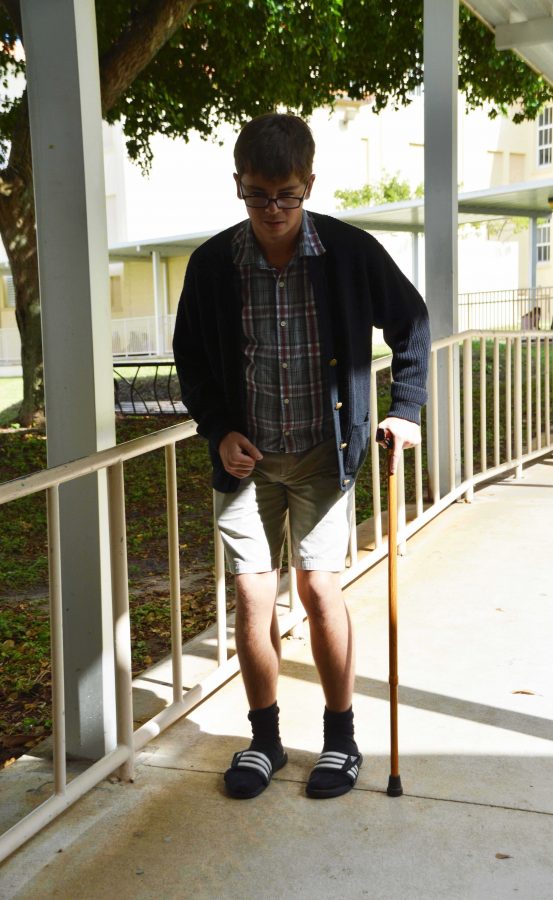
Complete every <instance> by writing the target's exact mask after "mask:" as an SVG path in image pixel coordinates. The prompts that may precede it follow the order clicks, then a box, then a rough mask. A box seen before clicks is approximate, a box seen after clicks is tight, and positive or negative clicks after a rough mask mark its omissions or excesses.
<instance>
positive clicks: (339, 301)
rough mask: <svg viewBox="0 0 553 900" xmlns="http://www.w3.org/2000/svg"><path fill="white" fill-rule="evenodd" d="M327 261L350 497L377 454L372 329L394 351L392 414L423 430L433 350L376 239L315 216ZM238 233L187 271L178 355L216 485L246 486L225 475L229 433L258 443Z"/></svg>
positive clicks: (331, 342)
mask: <svg viewBox="0 0 553 900" xmlns="http://www.w3.org/2000/svg"><path fill="white" fill-rule="evenodd" d="M309 215H311V216H312V218H313V220H314V222H315V226H316V228H317V232H318V234H319V237H320V239H321V242H322V244H323V246H324V248H325V251H326V252H325V253H323V254H322V255H321V256H310V257H308V266H309V271H310V276H311V281H312V284H313V290H314V294H315V302H316V307H317V314H318V319H319V334H320V340H321V358H322V361H323V364H325V363H326V364H327V365H329V366H330V394H329V397H328V402H329V404H331V407H332V411H333V417H334V430H335V440H336V454H337V458H338V473H339V479H340V487H341V489H342V490H348V489H349V488H350V487H351V486H352V484H353V481H354V479H355V476H356V475H357V472H358V471H359V469H360V467H361V465H362V463H363V460H364V458H365V456H366V453H367V448H368V442H369V428H370V426H369V394H370V370H371V357H372V328H373V326H374V327H375V328H382V329H383V331H384V339H385V341H386V343H387V344H388V345H389V346H390V347H391V349H392V353H393V361H392V385H391V406H390V410H389V415H392V416H397V417H399V418H403V419H409V420H411V421H412V422H419V420H420V408H421V406H422V405H423V404H424V403H425V402H426V396H427V394H426V377H427V368H428V356H429V350H430V330H429V325H428V314H427V310H426V306H425V304H424V301H423V300H422V297H421V296H420V294H419V293H418V292H417V290H416V289H415V288H414V287H413V285H412V284H411V282H410V281H409V280H408V279H407V278H406V277H405V275H403V273H402V272H401V271H400V269H399V268H398V267H397V265H396V264H395V262H394V261H393V260H392V258H391V257H390V256H389V254H388V253H387V252H386V250H385V249H384V248H383V247H382V245H381V244H379V243H378V241H376V240H375V239H374V238H373V237H371V236H370V235H369V234H367V233H366V232H364V231H362V230H361V229H359V228H356V227H354V226H352V225H346V224H345V223H343V222H340V221H338V220H337V219H334V218H332V217H330V216H323V215H320V214H318V213H312V212H310V213H309ZM237 227H238V226H236V225H235V226H233V227H232V228H228V229H226V230H225V231H222V232H221V233H220V234H217V235H215V237H213V238H210V240H208V241H206V243H205V244H202V245H201V246H200V247H198V248H197V249H196V250H195V251H194V253H193V254H192V256H191V257H190V261H189V263H188V266H187V270H186V276H185V280H184V287H183V291H182V295H181V298H180V302H179V308H178V313H177V320H176V325H175V334H174V338H173V351H174V354H175V363H176V367H177V372H178V376H179V381H180V386H181V393H182V399H183V402H184V404H185V406H186V407H187V409H188V411H189V412H190V415H191V416H192V417H193V418H194V419H195V420H196V422H197V425H198V433H199V434H201V435H202V436H203V437H206V438H207V439H208V440H209V447H210V453H211V459H212V463H213V486H214V487H215V488H216V489H217V490H219V491H223V492H228V491H234V490H236V489H237V487H238V484H239V481H238V479H237V478H235V477H234V476H232V475H229V473H228V472H226V471H225V469H224V468H223V465H222V462H221V459H220V457H219V453H218V449H217V448H218V447H219V444H220V442H221V440H222V439H223V437H224V436H225V435H226V434H228V432H229V431H239V432H241V433H242V434H245V435H246V436H247V435H248V432H247V424H246V388H245V378H244V365H245V357H244V354H243V352H242V346H243V334H242V316H241V309H242V300H241V292H240V283H239V277H238V273H237V271H236V269H235V266H234V265H233V261H232V246H231V242H232V235H233V233H234V231H235V229H236V228H237Z"/></svg>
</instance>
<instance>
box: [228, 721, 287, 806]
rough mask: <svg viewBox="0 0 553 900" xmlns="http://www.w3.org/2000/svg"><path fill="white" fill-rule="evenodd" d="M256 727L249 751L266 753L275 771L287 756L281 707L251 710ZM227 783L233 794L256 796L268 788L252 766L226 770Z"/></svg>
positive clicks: (253, 727)
mask: <svg viewBox="0 0 553 900" xmlns="http://www.w3.org/2000/svg"><path fill="white" fill-rule="evenodd" d="M248 719H249V720H250V722H251V726H252V734H253V738H252V742H251V744H250V746H249V748H248V749H249V750H257V752H258V753H264V754H265V756H268V757H269V759H270V760H271V765H272V766H273V771H276V770H277V769H281V768H282V766H283V765H284V764H285V763H286V759H287V757H286V755H285V753H284V749H283V747H282V743H281V741H280V732H279V726H278V706H277V705H276V703H273V705H272V706H267V707H265V709H252V710H250V712H249V713H248ZM225 784H226V786H227V790H228V792H229V793H230V795H231V796H232V797H237V798H244V799H246V798H249V797H256V796H257V795H258V794H259V793H261V791H262V790H264V788H265V782H264V780H263V777H262V775H261V774H260V772H258V771H256V770H255V769H250V768H243V769H240V768H237V769H235V768H232V767H231V768H230V769H228V770H227V771H226V772H225Z"/></svg>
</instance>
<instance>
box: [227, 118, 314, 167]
mask: <svg viewBox="0 0 553 900" xmlns="http://www.w3.org/2000/svg"><path fill="white" fill-rule="evenodd" d="M314 154H315V141H314V140H313V135H312V134H311V129H310V128H309V126H308V125H307V123H306V122H304V121H303V119H300V118H299V116H293V115H291V114H290V113H265V115H262V116H257V117H256V118H255V119H252V120H251V121H250V122H248V123H247V124H246V125H244V127H243V129H242V131H241V132H240V134H239V135H238V140H237V141H236V144H235V146H234V162H235V165H236V171H237V173H238V175H239V176H240V177H242V175H244V173H245V172H250V173H252V174H257V175H263V177H264V178H268V179H269V180H270V181H276V180H277V179H281V178H282V179H284V178H288V177H289V176H290V175H292V174H296V175H298V177H299V178H300V179H301V180H302V181H307V179H308V178H309V176H310V175H311V172H312V169H313V156H314Z"/></svg>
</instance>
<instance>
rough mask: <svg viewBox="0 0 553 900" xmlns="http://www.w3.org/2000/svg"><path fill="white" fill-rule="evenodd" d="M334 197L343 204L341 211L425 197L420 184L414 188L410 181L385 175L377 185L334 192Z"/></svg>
mask: <svg viewBox="0 0 553 900" xmlns="http://www.w3.org/2000/svg"><path fill="white" fill-rule="evenodd" d="M334 196H335V197H336V199H337V200H340V202H341V209H352V208H353V207H356V206H382V205H383V204H384V203H398V202H399V201H400V200H412V199H414V198H415V197H419V198H421V197H424V187H423V185H422V184H418V185H417V187H416V188H414V189H413V188H412V187H411V185H410V184H409V182H408V181H405V180H404V179H401V178H400V177H399V172H396V174H395V175H388V174H387V173H384V175H383V176H382V178H381V179H380V181H377V182H376V184H364V185H363V187H360V188H353V189H350V190H347V189H344V190H339V191H334Z"/></svg>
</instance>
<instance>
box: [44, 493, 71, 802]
mask: <svg viewBox="0 0 553 900" xmlns="http://www.w3.org/2000/svg"><path fill="white" fill-rule="evenodd" d="M46 502H47V518H48V577H49V586H50V590H49V595H50V634H51V637H50V647H51V651H50V652H51V659H52V722H53V729H52V730H53V736H54V791H55V793H56V794H59V795H63V794H65V790H66V787H67V772H66V761H65V692H64V666H63V610H62V589H61V539H60V501H59V488H58V485H54V486H53V487H51V488H48V490H47V492H46Z"/></svg>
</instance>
